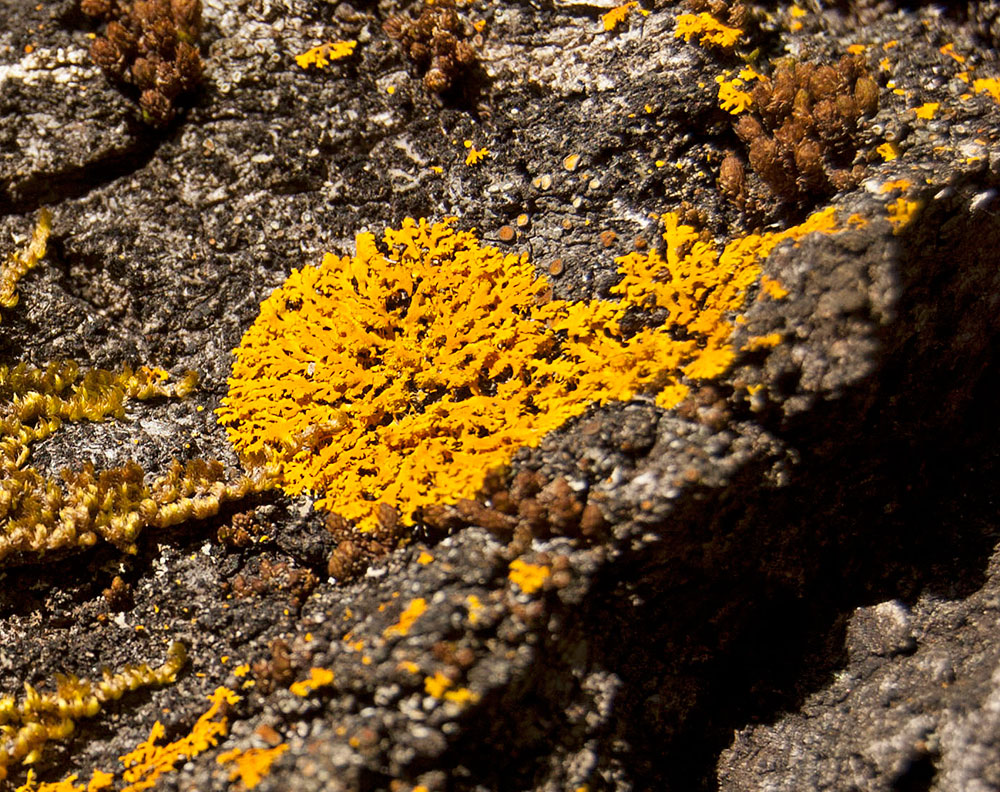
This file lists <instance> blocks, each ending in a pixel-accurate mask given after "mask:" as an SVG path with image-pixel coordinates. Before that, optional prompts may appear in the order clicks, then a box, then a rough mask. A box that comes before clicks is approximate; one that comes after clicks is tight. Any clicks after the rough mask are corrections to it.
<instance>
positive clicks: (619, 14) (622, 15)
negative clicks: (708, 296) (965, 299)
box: [601, 0, 639, 32]
mask: <svg viewBox="0 0 1000 792" xmlns="http://www.w3.org/2000/svg"><path fill="white" fill-rule="evenodd" d="M638 7H639V3H638V2H636V0H631V2H628V3H622V4H621V5H620V6H616V7H614V8H612V9H611V10H610V11H608V13H606V14H602V15H601V24H602V25H603V26H604V30H605V31H608V32H610V31H612V30H614V29H615V28H616V27H618V26H619V25H620V24H621V23H622V22H624V21H625V20H626V19H627V18H628V15H629V14H630V13H631V12H632V9H633V8H638Z"/></svg>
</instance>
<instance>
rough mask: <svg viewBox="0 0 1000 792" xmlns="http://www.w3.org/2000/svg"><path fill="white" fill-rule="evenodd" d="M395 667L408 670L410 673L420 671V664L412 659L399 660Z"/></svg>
mask: <svg viewBox="0 0 1000 792" xmlns="http://www.w3.org/2000/svg"><path fill="white" fill-rule="evenodd" d="M396 668H399V669H400V670H402V671H408V672H410V673H411V674H419V673H420V666H418V665H417V664H416V663H414V662H413V661H412V660H401V661H400V662H399V664H398V665H397V666H396Z"/></svg>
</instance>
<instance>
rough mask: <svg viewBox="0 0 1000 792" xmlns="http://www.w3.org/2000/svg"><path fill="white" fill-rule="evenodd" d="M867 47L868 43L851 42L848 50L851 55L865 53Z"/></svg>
mask: <svg viewBox="0 0 1000 792" xmlns="http://www.w3.org/2000/svg"><path fill="white" fill-rule="evenodd" d="M867 49H868V45H867V44H851V46H849V47H848V48H847V51H848V52H849V53H850V54H851V55H864V54H865V51H866V50H867Z"/></svg>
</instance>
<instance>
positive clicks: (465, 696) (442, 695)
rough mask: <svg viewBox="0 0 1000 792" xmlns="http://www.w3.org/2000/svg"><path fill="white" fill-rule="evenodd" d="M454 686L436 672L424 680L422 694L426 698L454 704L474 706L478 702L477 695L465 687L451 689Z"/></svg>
mask: <svg viewBox="0 0 1000 792" xmlns="http://www.w3.org/2000/svg"><path fill="white" fill-rule="evenodd" d="M454 684H455V683H454V682H452V681H451V679H449V678H448V677H447V676H445V675H444V674H442V673H441V672H440V671H438V672H436V673H435V674H434V676H429V677H425V678H424V692H425V693H426V694H427V695H428V696H433V697H434V698H437V699H443V700H445V701H451V702H453V703H455V704H475V703H476V702H477V701H479V694H478V693H475V692H473V691H471V690H469V689H468V688H465V687H460V688H454V689H453V688H452V686H453V685H454Z"/></svg>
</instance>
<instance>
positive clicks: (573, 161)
mask: <svg viewBox="0 0 1000 792" xmlns="http://www.w3.org/2000/svg"><path fill="white" fill-rule="evenodd" d="M579 164H580V155H579V154H570V155H568V156H567V157H565V158H564V159H563V167H564V168H565V169H566V170H568V171H575V170H576V166H577V165H579Z"/></svg>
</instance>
